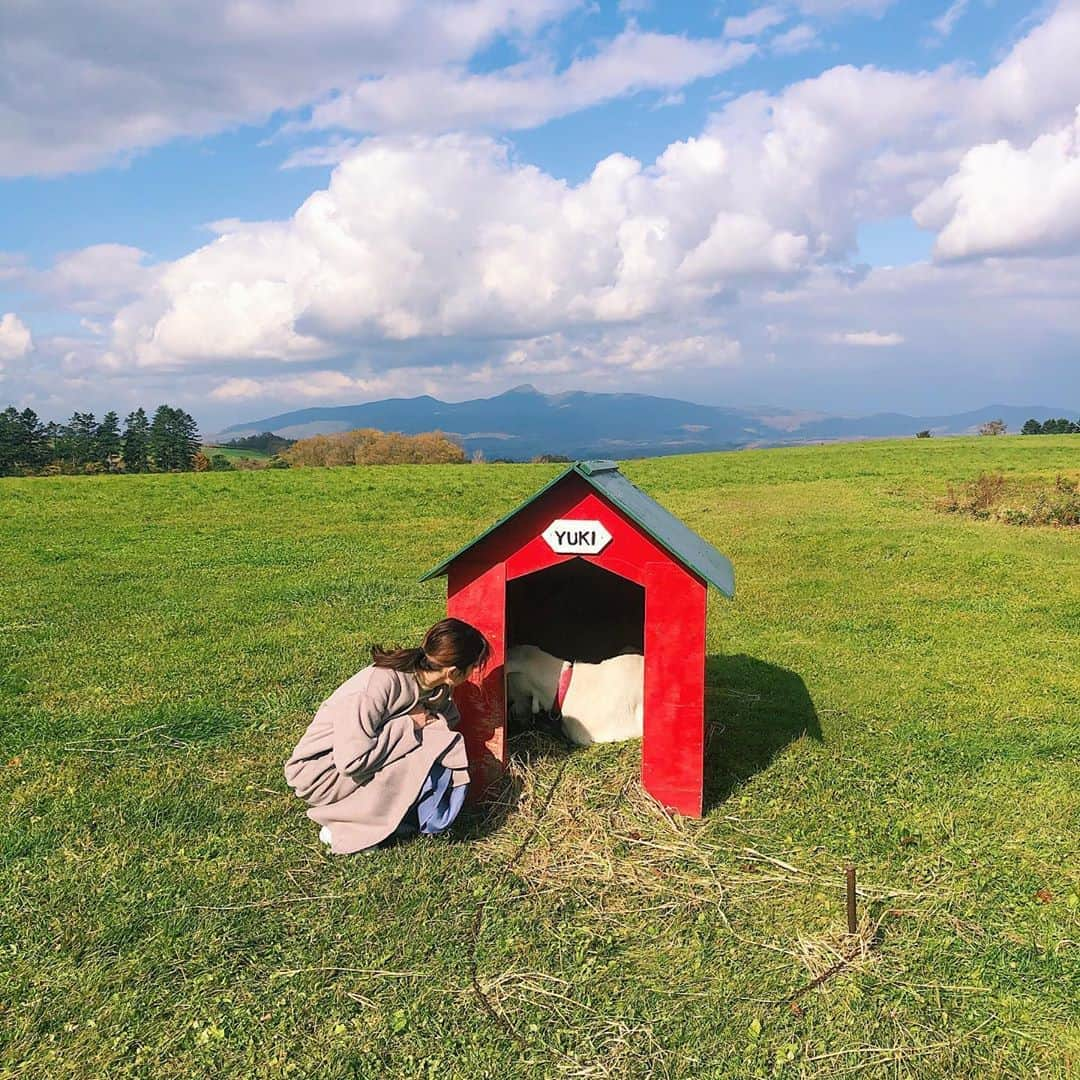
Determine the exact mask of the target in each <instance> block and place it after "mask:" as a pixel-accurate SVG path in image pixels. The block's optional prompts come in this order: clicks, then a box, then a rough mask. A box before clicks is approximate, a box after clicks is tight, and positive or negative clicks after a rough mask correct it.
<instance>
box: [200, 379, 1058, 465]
mask: <svg viewBox="0 0 1080 1080" xmlns="http://www.w3.org/2000/svg"><path fill="white" fill-rule="evenodd" d="M1053 416H1068V417H1069V418H1073V417H1075V416H1076V411H1075V410H1069V409H1061V408H1056V409H1055V408H1047V407H1046V406H1042V405H1024V406H1015V405H987V406H986V407H985V408H982V409H975V410H973V411H971V412H965V413H954V414H951V415H947V416H907V415H905V414H903V413H874V414H873V415H870V416H862V417H846V416H830V415H827V414H825V413H814V412H801V411H792V410H784V409H780V408H770V407H767V406H762V407H758V408H730V407H727V406H720V405H696V404H694V403H692V402H689V401H679V400H676V399H674V398H663V397H651V396H649V395H647V394H593V393H586V392H585V391H581V390H572V391H568V392H566V393H561V394H543V393H541V392H540V391H539V390H537V389H536V388H535V387H533V386H528V385H526V386H518V387H515V388H514V389H513V390H508V391H506V392H505V393H502V394H498V395H496V396H495V397H490V398H475V399H473V400H471V401H459V402H447V401H439V400H438V399H437V398H433V397H430V396H428V395H424V396H422V397H414V398H389V399H386V400H384V401H369V402H365V403H363V404H360V405H340V406H333V407H315V408H310V409H299V410H296V411H294V412H286V413H280V414H278V415H277V416H268V417H265V418H264V419H261V420H252V421H250V422H249V423H244V424H234V425H233V426H231V427H228V428H226V429H225V430H224V431H222V432H219V433H218V434H217V435H215V436H212V437H208V438H207V441H208V442H227V441H228V440H229V439H237V438H242V437H243V436H245V435H253V434H258V433H260V432H264V431H273V432H274V433H275V434H278V435H283V436H285V437H286V438H291V439H302V438H306V437H307V436H309V435H322V434H328V433H331V432H337V431H350V430H352V429H354V428H377V429H379V430H381V431H400V432H403V433H404V434H407V435H414V434H417V433H419V432H422V431H435V430H438V431H443V432H445V433H446V434H448V435H451V436H452V437H453V438H455V439H456V440H457V441H459V442H460V443H461V444H462V445H463V446H464V448H465V450H466V452H467V453H470V454H471V453H473V452H475V451H477V450H479V451H481V452H482V453H483V454H484V456H485V457H486V458H488V459H491V458H510V459H513V460H518V461H520V460H528V459H530V458H532V457H535V456H537V455H539V454H564V455H566V456H567V457H570V458H578V459H581V458H590V457H607V458H631V457H657V456H660V455H663V454H688V453H695V452H698V451H703V450H737V449H743V448H747V447H755V446H790V445H795V444H799V443H812V442H826V441H832V440H854V439H871V438H890V437H896V436H911V435H914V434H915V432H917V431H922V430H929V431H930V432H932V433H933V434H934V435H965V434H973V433H974V432H975V431H976V430H977V429H978V427H979V425H980V424H983V423H985V422H986V421H988V420H993V419H1001V420H1003V421H1004V422H1005V423H1006V425H1007V426H1008V430H1009V431H1013V432H1015V431H1019V430H1020V427H1021V426H1022V425H1023V423H1024V421H1025V420H1027V419H1029V418H1031V417H1034V418H1035V419H1036V420H1039V421H1043V420H1046V419H1048V418H1050V417H1053Z"/></svg>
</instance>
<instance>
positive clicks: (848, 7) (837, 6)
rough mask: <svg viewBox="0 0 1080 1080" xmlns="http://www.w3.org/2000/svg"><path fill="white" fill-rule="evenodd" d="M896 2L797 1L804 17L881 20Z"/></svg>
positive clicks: (848, 0)
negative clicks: (864, 17)
mask: <svg viewBox="0 0 1080 1080" xmlns="http://www.w3.org/2000/svg"><path fill="white" fill-rule="evenodd" d="M894 3H896V0H795V6H796V7H797V8H798V9H799V11H801V12H802V13H803V14H804V15H819V16H823V17H828V16H835V15H871V16H873V17H874V18H880V17H881V16H882V15H884V14H885V12H886V11H888V9H889V8H891V7H892V6H893V4H894Z"/></svg>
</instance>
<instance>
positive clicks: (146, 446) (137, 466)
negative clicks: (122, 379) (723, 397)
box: [123, 406, 150, 472]
mask: <svg viewBox="0 0 1080 1080" xmlns="http://www.w3.org/2000/svg"><path fill="white" fill-rule="evenodd" d="M149 440H150V422H149V421H148V420H147V419H146V410H145V409H143V408H142V407H141V406H140V407H139V408H138V409H136V410H135V411H134V412H133V413H128V416H127V419H126V420H125V421H124V449H123V453H124V471H125V472H146V470H147V468H148V467H149V465H150V461H149V453H150V441H149Z"/></svg>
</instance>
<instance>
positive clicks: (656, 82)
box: [310, 25, 755, 132]
mask: <svg viewBox="0 0 1080 1080" xmlns="http://www.w3.org/2000/svg"><path fill="white" fill-rule="evenodd" d="M754 52H755V47H754V46H753V45H748V44H740V43H733V42H728V41H722V40H715V39H708V38H699V39H694V38H687V37H682V36H680V35H676V34H655V33H649V32H647V31H643V30H640V29H638V28H637V27H636V26H634V25H630V26H629V27H628V28H627V29H626V30H624V31H623V32H622V33H621V34H619V35H618V36H617V37H616V38H613V39H612V40H611V41H609V42H607V43H606V44H604V45H603V46H602V47H601V48H600V49H599V51H598V52H597V53H596V54H595V55H593V56H588V57H583V58H580V59H577V60H575V61H574V62H573V63H572V64H570V66H569V67H567V68H566V69H565V70H562V71H559V70H556V68H555V66H554V63H553V62H552V61H551V60H550V58H546V57H541V58H537V59H531V60H528V61H526V62H524V63H521V64H518V65H515V66H513V67H509V68H502V69H500V70H498V71H494V72H490V73H486V74H474V73H471V72H469V71H467V70H466V69H465V68H463V67H459V68H431V69H427V70H420V71H409V72H405V73H400V74H393V75H388V76H386V77H384V78H381V79H372V80H369V81H366V82H361V83H359V84H357V85H356V86H355V87H353V88H352V89H351V90H348V91H346V92H344V93H342V94H340V95H338V96H336V97H334V98H332V99H331V100H330V101H327V102H325V103H323V104H321V105H318V106H316V108H315V109H314V110H313V112H312V117H311V123H310V126H311V127H314V128H344V129H348V130H352V131H366V132H389V131H402V130H406V131H426V132H439V131H449V130H454V129H460V128H469V129H476V128H496V129H504V130H511V129H520V128H528V127H535V126H538V125H540V124H543V123H544V122H546V121H547V120H551V119H553V118H554V117H557V116H564V115H566V114H567V113H571V112H576V111H577V110H579V109H583V108H586V107H588V106H591V105H596V104H599V103H601V102H605V101H610V100H612V99H614V98H618V97H623V96H625V95H627V94H633V93H636V92H638V91H641V90H673V89H676V88H678V87H680V86H685V85H686V84H687V83H690V82H693V81H694V80H696V79H701V78H704V77H706V76H710V75H718V74H719V73H720V72H722V71H726V70H728V69H729V68H732V67H734V66H736V65H737V64H740V63H743V62H744V61H745V60H747V59H748V58H749V57H750V56H752V55H753V53H754Z"/></svg>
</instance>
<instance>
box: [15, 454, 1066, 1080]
mask: <svg viewBox="0 0 1080 1080" xmlns="http://www.w3.org/2000/svg"><path fill="white" fill-rule="evenodd" d="M557 468H558V467H556V466H540V465H535V466H531V465H525V466H517V467H510V466H467V467H462V466H458V467H454V466H443V467H426V468H425V467H394V468H346V469H336V470H327V469H322V470H318V469H315V470H301V469H294V470H289V471H282V472H276V471H265V472H247V473H205V474H187V475H167V476H130V477H85V478H52V479H31V480H5V481H2V482H0V550H2V554H3V566H4V573H3V578H2V585H0V590H2V593H0V744H2V745H0V761H2V762H4V763H5V764H4V768H3V772H2V781H0V784H2V800H3V814H2V820H0V1077H4V1078H7V1077H15V1076H18V1077H48V1078H50V1080H55V1078H59V1077H67V1076H79V1077H83V1076H85V1077H104V1076H107V1077H109V1078H110V1080H112V1078H123V1077H153V1078H163V1077H170V1078H171V1077H178V1078H179V1077H221V1076H236V1077H278V1076H294V1077H308V1076H312V1077H315V1076H318V1077H320V1078H321V1080H330V1078H344V1077H363V1078H367V1077H371V1078H373V1080H374V1078H381V1077H409V1078H412V1077H423V1078H439V1080H443V1078H463V1080H472V1078H474V1077H481V1076H482V1077H491V1078H503V1077H522V1078H524V1077H537V1076H553V1077H557V1076H582V1077H606V1076H611V1077H642V1078H645V1077H650V1078H652V1077H657V1078H676V1077H768V1076H781V1077H803V1076H806V1077H831V1076H847V1075H850V1074H854V1075H861V1076H866V1077H890V1078H892V1077H897V1078H899V1077H921V1078H929V1077H935V1078H936V1077H942V1078H946V1077H948V1078H957V1077H961V1078H979V1080H982V1078H987V1077H999V1076H1001V1077H1016V1078H1024V1080H1030V1078H1034V1077H1055V1078H1056V1077H1067V1076H1070V1075H1071V1076H1076V1075H1078V1072H1080V1016H1078V1005H1077V1002H1078V1001H1080V899H1078V897H1080V859H1078V854H1080V851H1078V849H1080V764H1078V763H1080V664H1078V657H1080V536H1078V535H1077V534H1076V530H1072V531H1066V530H1061V529H1058V530H1055V529H1045V528H1042V529H1022V528H1017V527H1012V526H1007V525H1002V524H997V523H992V522H980V521H973V520H970V519H963V518H959V517H956V516H953V515H945V514H941V513H938V512H937V511H936V510H935V509H934V506H933V504H934V500H935V498H936V497H937V496H938V495H940V494H941V493H942V492H943V491H944V489H945V485H946V483H947V482H950V481H952V482H961V481H964V480H967V479H969V478H971V477H972V476H974V475H975V474H976V473H978V472H979V471H980V470H982V469H1000V470H1002V471H1004V472H1005V474H1006V475H1007V476H1009V477H1010V478H1012V479H1014V480H1015V481H1017V482H1018V483H1020V484H1021V485H1028V486H1030V485H1033V484H1035V483H1036V482H1037V481H1038V480H1039V479H1040V478H1044V479H1052V478H1053V476H1054V475H1055V474H1056V473H1058V472H1066V473H1068V474H1070V475H1072V476H1076V475H1078V473H1080V440H1078V439H1077V438H1075V437H1072V438H1070V437H1067V436H1065V437H1042V438H1037V439H1036V438H1030V439H1029V438H1019V437H1015V438H1014V437H1005V438H994V439H990V438H984V439H968V440H951V439H950V440H945V439H932V440H924V441H918V442H916V441H915V440H910V441H906V442H885V443H865V444H858V445H845V446H829V447H809V448H801V449H785V450H765V451H754V452H745V453H736V454H726V455H721V454H717V455H704V456H698V457H685V458H669V459H660V460H653V461H645V462H632V463H628V464H626V465H625V466H624V471H625V472H626V473H627V475H629V476H630V477H631V478H632V479H633V480H634V481H635V482H636V483H638V484H639V485H641V486H642V487H643V488H644V489H645V490H646V491H648V492H649V493H650V494H652V495H653V496H654V497H656V498H657V499H658V500H660V501H661V502H662V503H663V504H664V505H666V506H667V507H668V508H669V509H671V510H672V511H673V512H674V513H675V514H677V515H678V516H680V517H681V518H682V519H683V520H685V521H686V522H687V523H688V524H689V525H690V526H691V527H692V528H694V529H696V530H697V531H699V532H700V533H701V534H702V535H703V536H705V537H706V538H707V539H708V540H710V541H711V542H713V543H714V544H715V545H716V546H717V547H719V548H720V550H722V551H723V552H724V553H725V554H727V555H728V556H729V557H730V558H731V559H732V561H733V563H734V565H735V568H736V579H737V597H736V599H735V601H734V602H727V601H724V600H723V598H721V597H719V596H717V595H714V596H713V597H712V599H711V601H710V610H709V626H708V643H709V650H708V651H709V653H710V658H709V667H708V682H709V697H708V701H707V710H708V721H709V728H710V744H709V762H710V778H709V803H710V810H709V813H708V815H707V817H706V818H705V819H704V820H702V821H690V820H679V819H672V818H669V817H668V816H666V815H664V814H663V813H661V812H660V811H659V810H658V809H657V808H656V807H655V806H654V805H653V804H652V803H651V802H650V801H649V800H648V799H646V798H645V797H644V796H643V795H642V793H641V792H640V789H639V786H638V784H637V779H636V770H637V766H638V749H637V747H636V746H635V745H634V744H628V745H624V746H614V747H600V748H592V749H590V750H586V751H578V752H575V753H572V754H567V753H566V752H565V751H563V750H561V749H559V748H558V747H556V746H554V745H552V744H550V743H547V742H545V741H543V740H542V739H541V738H540V737H539V736H536V735H524V736H521V737H520V738H519V739H518V740H517V741H516V743H515V744H514V746H513V749H514V750H515V753H516V757H515V764H514V770H513V775H512V777H511V782H510V783H508V785H507V788H506V791H505V792H504V793H503V798H502V803H501V804H500V805H496V806H494V807H493V808H492V810H491V812H490V813H488V814H487V815H486V816H483V815H477V816H474V817H473V818H471V819H470V820H469V821H468V822H466V823H465V825H464V827H463V828H461V829H459V830H458V833H457V836H456V838H455V839H454V840H453V841H451V842H444V841H423V842H418V843H413V844H410V845H403V846H399V847H396V848H391V849H388V850H383V851H376V852H371V853H368V854H366V855H363V856H359V857H353V858H346V859H339V858H333V857H330V856H328V855H326V854H324V852H323V850H322V849H321V846H320V845H319V843H318V842H317V840H316V835H315V834H316V830H315V828H314V826H313V825H312V824H311V823H310V822H309V821H308V820H307V819H306V818H305V817H304V814H303V807H302V804H301V803H300V802H299V800H296V799H295V798H294V797H292V796H291V795H290V794H288V792H287V789H286V788H285V786H284V781H283V778H282V775H281V763H282V761H283V760H284V759H285V758H286V757H287V755H288V753H289V751H290V750H291V748H292V746H293V744H294V743H295V741H296V739H297V738H298V737H299V735H300V733H301V732H302V730H303V728H304V727H305V725H306V724H307V722H308V720H309V718H310V716H311V714H312V712H313V710H314V709H315V708H316V706H317V705H318V703H319V702H320V701H321V700H322V698H323V697H324V696H325V695H326V694H327V693H328V692H329V691H330V690H332V689H333V688H334V687H335V686H336V685H337V684H338V683H339V682H340V681H342V680H343V679H344V678H346V677H347V676H348V675H350V674H352V673H353V672H354V671H355V670H357V669H358V668H360V667H361V666H363V665H364V663H365V662H366V657H367V648H368V646H369V644H370V643H371V642H372V641H375V640H383V641H393V640H399V641H403V642H412V641H415V640H417V639H418V635H419V634H420V633H421V632H422V631H423V630H424V629H425V628H426V627H427V626H428V625H429V624H430V623H431V622H433V621H435V620H436V619H437V618H439V617H441V615H442V613H443V611H444V597H445V593H444V584H443V582H442V581H435V582H430V583H426V584H423V585H420V584H417V578H418V577H419V576H420V575H421V574H422V573H423V572H424V571H425V570H427V569H428V568H429V567H430V566H432V565H434V564H435V563H437V562H438V561H439V560H440V559H441V558H442V557H443V556H445V555H446V554H448V553H449V552H451V551H454V550H456V549H457V548H458V547H459V546H460V545H461V544H462V543H464V542H465V541H466V540H468V539H469V538H470V537H471V536H473V535H475V534H476V533H477V532H479V531H480V530H481V529H482V528H483V527H485V526H486V525H487V524H489V523H490V522H491V521H492V520H494V519H495V518H497V517H498V516H500V515H501V514H502V513H504V512H505V511H506V510H507V509H509V508H511V507H513V506H514V505H516V503H517V502H518V501H520V500H521V499H523V498H525V497H527V496H528V495H529V494H531V493H532V492H533V491H534V490H535V489H536V488H537V487H539V486H540V485H541V483H543V482H544V481H546V480H547V479H549V478H550V477H551V476H553V475H554V474H555V472H556V471H557ZM847 860H851V861H852V862H854V863H855V865H856V866H857V867H858V874H859V883H860V889H861V891H862V900H861V908H860V910H861V914H862V918H863V927H862V932H861V935H860V938H859V939H858V941H857V942H856V943H855V945H856V946H858V947H853V946H852V943H850V942H848V941H846V940H845V938H844V934H843V930H844V925H845V923H844V912H843V889H842V881H843V866H844V863H845V861H847ZM840 959H847V960H848V962H847V963H845V964H844V965H842V966H841V967H840V968H839V969H837V962H838V960H840ZM830 972H831V974H830ZM474 975H475V978H474ZM822 976H824V978H823V980H822V981H821V982H820V985H817V986H814V987H812V988H809V989H807V986H808V984H810V983H812V982H813V981H814V980H815V979H816V978H818V977H822ZM793 998H796V999H797V1000H796V1001H795V1004H794V1005H792V1004H791V1002H792V999H793Z"/></svg>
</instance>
